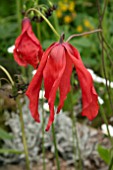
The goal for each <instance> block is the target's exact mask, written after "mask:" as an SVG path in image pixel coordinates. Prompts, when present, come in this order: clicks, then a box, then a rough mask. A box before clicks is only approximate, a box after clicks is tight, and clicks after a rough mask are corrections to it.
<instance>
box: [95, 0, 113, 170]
mask: <svg viewBox="0 0 113 170" xmlns="http://www.w3.org/2000/svg"><path fill="white" fill-rule="evenodd" d="M107 2H108V1H107V0H105V4H104V10H103V13H102V14H101V12H100V3H99V0H97V8H98V15H99V27H100V28H101V29H103V25H102V21H103V18H104V14H105V10H106V7H107ZM103 37H104V36H103V33H102V32H101V33H100V43H101V48H102V67H103V73H104V77H105V80H106V89H107V93H108V97H109V101H110V106H111V111H113V105H112V100H111V94H110V90H109V87H108V84H107V77H106V76H107V75H106V67H105V60H104V38H103ZM103 118H104V117H103ZM106 123H107V122H106ZM109 135H110V134H109ZM112 146H113V144H112ZM112 168H113V154H112V155H111V160H110V164H109V168H108V170H112Z"/></svg>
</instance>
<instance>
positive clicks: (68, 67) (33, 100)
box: [26, 41, 99, 131]
mask: <svg viewBox="0 0 113 170" xmlns="http://www.w3.org/2000/svg"><path fill="white" fill-rule="evenodd" d="M73 67H75V70H76V73H77V76H78V80H79V83H80V88H81V91H82V115H83V116H87V117H88V119H89V120H93V119H94V118H95V117H96V116H97V114H98V109H99V106H98V96H97V93H96V91H95V88H94V86H93V80H92V77H91V74H90V73H89V71H88V70H87V69H86V68H85V66H84V64H83V62H82V60H81V57H80V54H79V52H78V50H77V49H76V48H75V47H73V46H72V45H71V44H69V43H67V42H61V41H60V42H56V43H53V44H52V45H51V46H50V47H49V48H48V49H47V50H46V51H45V52H44V54H43V56H42V59H41V62H40V65H39V67H38V69H37V72H36V74H35V76H34V77H33V79H32V81H31V83H30V85H29V87H28V89H27V92H26V95H27V96H28V97H29V100H30V105H29V106H30V110H31V113H32V116H33V118H34V119H35V120H36V121H38V122H39V121H40V120H39V113H38V100H39V91H40V88H41V83H42V79H44V88H45V98H46V99H47V100H48V104H49V109H50V116H49V120H48V124H47V127H46V130H47V131H48V130H49V128H50V126H51V124H52V122H53V121H54V114H55V113H54V102H55V98H56V92H57V90H59V96H60V99H59V104H58V108H57V113H59V112H60V110H61V109H62V107H63V105H64V101H65V99H66V97H67V94H68V92H69V91H70V88H71V85H70V78H71V74H72V69H73Z"/></svg>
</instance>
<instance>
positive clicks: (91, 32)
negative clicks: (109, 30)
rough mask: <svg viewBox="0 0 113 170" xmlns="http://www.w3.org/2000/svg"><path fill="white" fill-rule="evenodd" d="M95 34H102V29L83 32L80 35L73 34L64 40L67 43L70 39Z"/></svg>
mask: <svg viewBox="0 0 113 170" xmlns="http://www.w3.org/2000/svg"><path fill="white" fill-rule="evenodd" d="M97 32H102V29H95V30H92V31H88V32H83V33H81V34H73V35H71V36H70V37H69V38H68V39H67V40H66V42H69V41H70V40H71V39H72V38H75V37H81V36H84V35H89V34H94V33H97Z"/></svg>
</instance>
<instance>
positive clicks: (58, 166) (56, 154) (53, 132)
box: [52, 123, 60, 170]
mask: <svg viewBox="0 0 113 170" xmlns="http://www.w3.org/2000/svg"><path fill="white" fill-rule="evenodd" d="M52 135H53V143H54V147H55V157H56V163H57V170H60V162H59V157H58V150H57V144H56V135H55V129H54V123H52Z"/></svg>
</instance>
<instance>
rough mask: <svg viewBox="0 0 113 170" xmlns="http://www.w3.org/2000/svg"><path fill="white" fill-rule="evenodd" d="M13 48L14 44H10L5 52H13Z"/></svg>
mask: <svg viewBox="0 0 113 170" xmlns="http://www.w3.org/2000/svg"><path fill="white" fill-rule="evenodd" d="M14 48H15V45H12V46H10V47H9V48H8V49H7V52H8V53H13V50H14Z"/></svg>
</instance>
